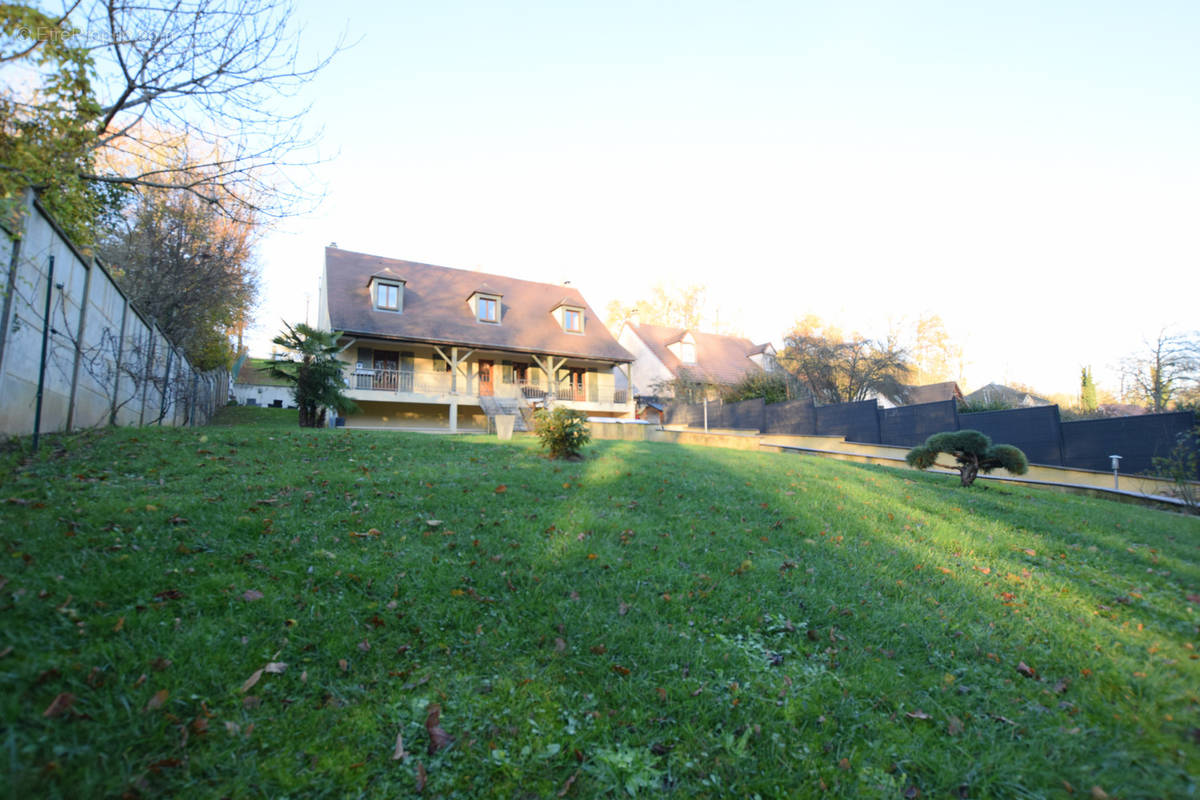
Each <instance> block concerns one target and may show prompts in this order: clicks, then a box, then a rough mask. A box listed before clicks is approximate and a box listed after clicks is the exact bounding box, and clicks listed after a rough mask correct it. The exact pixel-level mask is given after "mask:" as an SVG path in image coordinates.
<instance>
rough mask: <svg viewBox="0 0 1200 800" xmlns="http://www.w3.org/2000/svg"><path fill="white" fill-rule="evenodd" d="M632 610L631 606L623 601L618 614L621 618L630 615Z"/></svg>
mask: <svg viewBox="0 0 1200 800" xmlns="http://www.w3.org/2000/svg"><path fill="white" fill-rule="evenodd" d="M630 608H631V606H630V605H629V603H626V602H625V601H624V600H622V601H621V602H620V604H619V605H617V614H619V615H620V616H622V617H623V616H625V615H626V614H628V613H629V609H630Z"/></svg>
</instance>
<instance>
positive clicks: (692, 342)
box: [667, 331, 696, 364]
mask: <svg viewBox="0 0 1200 800" xmlns="http://www.w3.org/2000/svg"><path fill="white" fill-rule="evenodd" d="M667 349H668V350H670V351H671V352H672V353H673V354H674V355H675V357H676V358H678V359H679V361H680V362H681V363H683V364H695V363H696V338H695V337H694V336H692V333H691V331H688V332H686V333H684V334H683V336H681V337H680V338H679V339H678V340H677V341H674V342H671V343H670V344H669V345H667Z"/></svg>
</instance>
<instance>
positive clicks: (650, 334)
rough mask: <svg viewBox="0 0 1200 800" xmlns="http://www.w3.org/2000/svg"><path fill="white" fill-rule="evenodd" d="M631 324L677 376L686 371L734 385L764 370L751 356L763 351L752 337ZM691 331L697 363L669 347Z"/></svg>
mask: <svg viewBox="0 0 1200 800" xmlns="http://www.w3.org/2000/svg"><path fill="white" fill-rule="evenodd" d="M629 326H630V327H631V328H632V329H633V332H634V333H636V334H637V335H638V336H639V337H640V338H641V340H642V341H643V342H645V343H646V346H647V347H648V348H650V351H651V352H652V353H654V355H655V356H656V357H657V358H658V360H659V361H661V362H662V363H663V366H665V367H666V368H667V369H669V370H670V371H671V374H672V375H674V376H675V377H677V378H678V377H679V374H680V371H681V370H682V371H684V372H686V373H687V375H688V377H690V378H692V379H693V380H699V381H701V382H704V383H715V384H734V383H737V382H738V381H740V380H742V379H743V378H745V377H746V376H747V375H751V374H753V373H756V372H762V371H763V370H762V367H760V366H758V365H757V364H755V363H754V362H753V361H751V360H750V355H752V354H753V353H755V352H761V349H759V348H756V347H755V344H754V342H752V341H750V340H749V339H743V338H741V337H739V336H721V335H719V334H716V333H699V332H697V331H689V330H687V329H686V328H667V327H663V326H661V325H645V324H636V323H633V322H630V323H629ZM687 333H691V335H692V337H693V338H694V339H695V341H696V363H695V364H684V363H683V362H681V361H680V360H679V359H678V358H677V357H676V356H675V354H674V353H672V352H671V351H670V350H669V349H668V345H670V344H673V343H674V342H678V341H680V340H681V339H683V337H684V335H685V334H687ZM760 347H761V346H760Z"/></svg>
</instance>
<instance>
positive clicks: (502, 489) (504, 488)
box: [496, 483, 508, 494]
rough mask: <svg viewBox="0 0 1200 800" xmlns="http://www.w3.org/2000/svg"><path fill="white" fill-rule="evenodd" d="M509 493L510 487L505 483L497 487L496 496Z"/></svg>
mask: <svg viewBox="0 0 1200 800" xmlns="http://www.w3.org/2000/svg"><path fill="white" fill-rule="evenodd" d="M507 491H508V487H507V486H505V485H504V484H503V483H502V484H500V485H499V486H497V487H496V494H504V493H505V492H507Z"/></svg>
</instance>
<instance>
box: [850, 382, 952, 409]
mask: <svg viewBox="0 0 1200 800" xmlns="http://www.w3.org/2000/svg"><path fill="white" fill-rule="evenodd" d="M870 397H874V398H875V402H877V403H878V404H879V407H880V408H895V407H897V406H915V405H920V404H921V403H937V402H941V401H943V400H956V401H958V402H959V403H961V402H963V393H962V389H960V388H958V383H956V382H955V381H942V382H941V383H926V384H923V385H921V386H905V387H904V396H903V397H902V398H900V399H901V401H902V402H899V403H896V402H893V401H892V400H890V399H889V398H886V397H884V396H883V395H881V394H879V393H878V392H872V393H871V394H870Z"/></svg>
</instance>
